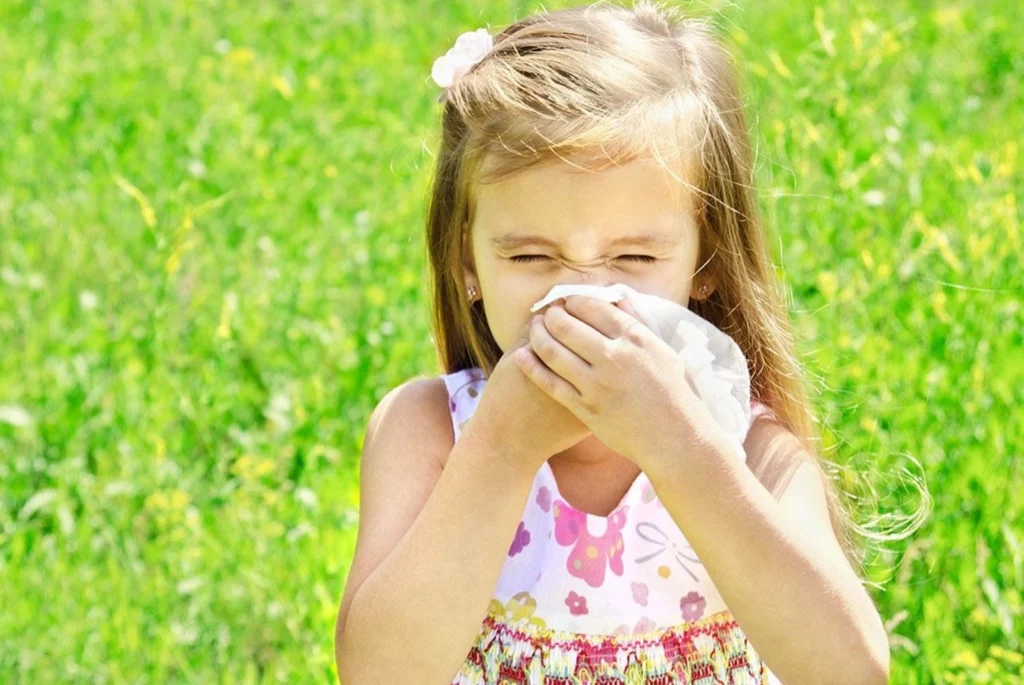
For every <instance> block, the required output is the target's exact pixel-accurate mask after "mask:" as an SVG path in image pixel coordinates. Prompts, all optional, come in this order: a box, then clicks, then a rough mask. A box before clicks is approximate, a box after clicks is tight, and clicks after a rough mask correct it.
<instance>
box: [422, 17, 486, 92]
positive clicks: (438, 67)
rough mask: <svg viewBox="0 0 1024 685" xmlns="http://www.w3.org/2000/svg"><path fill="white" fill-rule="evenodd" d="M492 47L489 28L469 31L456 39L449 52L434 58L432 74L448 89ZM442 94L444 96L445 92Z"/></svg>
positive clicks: (440, 84)
mask: <svg viewBox="0 0 1024 685" xmlns="http://www.w3.org/2000/svg"><path fill="white" fill-rule="evenodd" d="M492 47H494V39H493V38H492V37H491V34H489V33H488V32H487V29H477V30H476V31H467V32H465V33H463V34H462V35H461V36H459V37H458V38H457V39H456V40H455V45H454V46H453V47H452V48H451V49H450V50H449V51H448V52H446V53H445V54H443V55H441V56H440V57H438V58H437V59H436V60H434V66H433V67H432V68H431V69H430V76H431V78H433V79H434V82H435V83H437V85H439V86H441V87H442V88H446V89H447V88H449V87H451V86H452V85H454V84H455V83H456V82H457V81H458V80H459V79H460V78H462V76H463V75H464V74H465V73H466V72H467V71H469V69H470V67H472V66H473V65H474V64H476V63H477V62H479V61H480V60H482V59H483V58H484V56H485V55H487V53H488V52H490V51H491V48H492ZM441 96H442V97H443V96H444V93H443V92H442V93H441ZM440 99H441V97H439V98H438V100H440Z"/></svg>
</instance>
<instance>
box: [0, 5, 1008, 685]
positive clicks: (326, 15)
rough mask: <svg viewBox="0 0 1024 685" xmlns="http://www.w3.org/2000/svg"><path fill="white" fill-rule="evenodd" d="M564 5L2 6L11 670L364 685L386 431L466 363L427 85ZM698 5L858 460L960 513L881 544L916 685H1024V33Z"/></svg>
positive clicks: (877, 484)
mask: <svg viewBox="0 0 1024 685" xmlns="http://www.w3.org/2000/svg"><path fill="white" fill-rule="evenodd" d="M570 4H578V3H567V2H551V3H545V4H544V5H543V6H545V7H547V8H548V9H556V8H559V7H565V6H568V5H570ZM541 6H542V5H540V4H539V3H518V2H496V3H487V4H486V5H484V4H483V3H470V2H451V1H445V2H436V1H432V0H425V1H422V2H416V3H413V2H391V3H377V2H370V0H355V1H352V2H344V3H343V2H332V3H329V2H317V1H315V0H307V1H303V2H294V1H291V2H289V1H285V0H282V1H280V2H268V1H265V0H260V1H257V0H247V1H245V2H243V1H240V0H223V1H222V0H181V1H178V2H169V1H151V2H130V1H128V0H79V1H76V2H70V1H67V0H65V1H62V2H58V1H55V0H31V1H25V0H23V1H19V0H0V485H2V488H0V682H3V683H63V682H74V683H128V682H130V683H147V682H158V683H164V682H243V683H250V682H293V683H294V682H321V683H322V682H333V681H334V680H335V677H336V676H335V668H334V662H333V628H334V618H335V614H336V611H337V605H338V602H339V599H340V597H341V593H342V589H343V584H344V580H345V576H346V573H347V570H348V563H349V560H350V558H351V554H352V550H353V545H354V541H355V539H354V538H355V531H356V525H357V521H358V515H357V507H358V491H357V472H358V459H359V451H360V446H361V443H362V440H363V437H364V431H365V427H366V421H367V419H368V417H369V414H370V411H371V410H372V408H373V407H374V405H375V404H376V402H377V401H378V400H379V399H380V398H381V397H382V396H383V395H384V393H385V392H387V390H389V389H390V388H392V387H394V386H396V385H398V384H399V383H401V382H402V381H404V380H406V379H408V378H410V377H412V376H416V375H433V374H437V373H440V369H438V368H437V367H436V361H435V357H434V350H433V346H432V339H431V334H430V329H429V308H428V307H429V303H428V301H427V299H426V297H427V292H426V289H425V284H426V270H425V263H424V257H425V252H424V239H423V232H424V228H423V227H424V218H425V211H424V210H425V202H426V191H427V187H428V186H427V182H428V180H429V175H430V172H431V164H432V161H433V152H432V151H433V150H436V148H437V132H438V126H439V123H438V114H439V112H440V105H438V104H437V103H436V102H435V97H436V95H437V93H438V91H439V89H438V87H437V86H436V85H435V84H434V83H433V82H432V81H431V80H430V66H431V63H432V61H433V60H434V58H436V57H437V56H439V55H441V54H443V53H444V52H445V51H446V50H447V49H448V48H449V47H451V45H452V43H453V42H454V39H455V38H456V37H457V36H458V35H459V34H460V33H462V32H463V31H468V30H472V29H475V28H478V27H481V26H487V27H489V28H490V29H491V32H492V33H494V32H496V31H497V30H498V29H500V28H503V27H504V26H505V25H507V24H508V23H510V22H512V21H514V20H515V19H517V18H520V17H522V16H524V15H526V14H527V13H531V12H533V11H536V10H537V9H539V8H540V7H541ZM682 6H684V7H685V6H687V5H682ZM693 7H694V11H695V12H696V13H697V14H706V13H708V12H710V11H713V10H714V11H718V10H719V9H720V10H721V14H719V15H718V19H717V22H718V24H719V25H720V26H721V27H722V29H723V34H724V35H725V37H726V38H727V40H728V41H729V43H730V45H731V46H732V47H733V49H734V50H735V52H736V53H737V55H738V56H739V57H740V58H741V68H742V70H743V73H744V74H745V78H746V80H747V84H748V91H747V93H748V100H749V102H750V107H751V110H750V111H751V126H752V134H753V135H754V136H755V137H756V144H757V158H758V159H757V165H758V180H759V184H760V187H759V192H760V195H761V198H762V206H763V208H764V211H765V216H766V218H767V220H768V222H769V224H770V227H771V230H772V231H773V234H772V235H773V236H774V239H773V243H774V252H775V255H776V262H777V264H778V269H779V274H780V276H781V277H782V278H783V279H784V281H785V284H786V287H787V289H788V291H789V293H790V295H791V302H790V305H791V310H792V312H793V316H794V319H795V322H796V327H797V333H798V335H799V340H798V344H799V347H800V351H801V354H802V358H803V359H804V360H805V362H806V364H807V368H808V371H809V372H810V373H811V376H812V378H813V381H814V383H815V387H816V388H817V392H816V394H815V396H814V400H815V403H816V405H817V407H818V408H819V409H820V411H821V415H822V420H823V424H824V430H825V435H826V443H827V444H828V445H829V454H828V456H829V457H830V458H832V459H834V460H835V461H836V462H837V463H838V464H840V465H841V473H842V474H843V482H844V483H846V484H847V485H848V486H849V487H850V488H851V490H854V491H856V492H860V493H862V494H866V497H867V498H866V499H864V500H862V506H861V509H862V510H861V512H860V514H861V516H862V517H863V516H867V515H869V514H871V512H874V513H875V515H876V516H877V517H878V518H879V521H878V522H879V523H880V524H881V525H882V526H883V527H885V526H887V525H889V524H890V523H891V519H890V517H892V516H897V515H900V516H902V515H907V514H908V513H912V512H913V511H915V510H917V509H918V507H919V506H923V505H922V502H924V499H922V496H921V495H920V493H919V492H917V491H916V490H915V488H913V487H909V484H912V481H911V480H910V476H913V477H915V478H918V479H923V480H925V481H926V483H927V488H928V491H929V492H930V495H931V497H932V498H933V510H932V512H931V516H930V517H929V518H928V519H927V520H926V521H925V522H924V525H923V526H922V527H921V528H920V529H919V530H917V531H916V532H915V533H914V534H913V535H911V536H909V537H908V538H905V539H901V540H894V541H891V542H888V543H886V544H885V545H883V546H881V547H880V548H878V550H877V551H876V552H875V553H873V554H872V555H871V568H872V571H871V578H872V580H873V581H875V582H877V583H879V586H880V587H879V588H875V589H873V590H872V593H873V596H874V598H875V599H876V602H877V604H878V606H879V608H880V610H881V612H882V615H883V618H884V619H885V620H886V622H887V625H888V627H889V631H890V633H891V636H892V657H893V668H892V672H893V682H894V683H912V684H916V683H978V682H992V683H1020V682H1024V655H1022V652H1024V643H1022V638H1021V635H1022V634H1024V619H1022V617H1021V613H1022V612H1021V606H1022V597H1021V595H1022V588H1024V551H1022V538H1024V474H1022V459H1021V452H1022V440H1021V435H1022V426H1024V411H1022V408H1021V407H1022V399H1024V391H1022V388H1024V358H1022V349H1024V348H1022V345H1024V340H1022V332H1021V331H1022V328H1024V312H1022V310H1021V284H1022V280H1021V276H1020V271H1021V267H1020V262H1021V206H1022V192H1021V191H1022V185H1024V182H1022V174H1021V166H1022V160H1021V158H1022V156H1024V151H1022V150H1021V149H1020V147H1021V140H1022V139H1024V135H1022V133H1024V114H1022V112H1024V97H1022V90H1021V89H1022V82H1024V56H1022V52H1021V48H1020V46H1021V42H1020V36H1021V35H1022V34H1024V13H1021V12H1020V9H1019V7H1016V6H1015V3H1006V2H1003V1H1001V0H976V1H971V2H968V1H961V2H947V3H933V2H925V1H921V0H891V1H889V2H884V3H882V2H870V3H869V2H858V3H848V2H842V1H840V0H830V1H826V2H810V1H807V0H758V1H757V2H753V1H746V0H743V1H738V2H731V3H716V2H708V3H703V2H702V3H699V4H697V5H694V6H693ZM1014 274H1017V276H1014ZM899 474H903V475H904V477H896V476H898V475H899ZM862 520H863V519H862Z"/></svg>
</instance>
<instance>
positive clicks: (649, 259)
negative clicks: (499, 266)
mask: <svg viewBox="0 0 1024 685" xmlns="http://www.w3.org/2000/svg"><path fill="white" fill-rule="evenodd" d="M509 259H511V260H512V261H513V262H532V261H536V260H538V259H548V257H546V256H545V255H539V254H530V255H518V256H515V257H509ZM617 259H630V260H633V261H638V262H654V261H657V257H648V256H647V255H626V256H624V257H617Z"/></svg>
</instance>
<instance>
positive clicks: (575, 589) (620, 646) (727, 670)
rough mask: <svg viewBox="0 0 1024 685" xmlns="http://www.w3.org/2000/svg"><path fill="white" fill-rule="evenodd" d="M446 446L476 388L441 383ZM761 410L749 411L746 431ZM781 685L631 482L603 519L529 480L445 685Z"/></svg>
mask: <svg viewBox="0 0 1024 685" xmlns="http://www.w3.org/2000/svg"><path fill="white" fill-rule="evenodd" d="M443 378H444V381H445V384H446V386H447V388H448V397H449V411H450V413H451V418H452V426H453V429H454V433H455V439H456V440H458V438H459V436H460V435H461V432H462V431H461V429H462V426H463V425H464V424H465V423H466V422H467V421H468V420H469V418H470V416H472V414H473V411H474V409H475V408H476V406H477V402H478V400H479V397H480V394H481V393H482V392H483V388H484V385H485V384H486V382H487V379H486V378H485V376H484V373H483V371H482V370H481V369H480V368H479V367H474V368H470V369H463V370H460V371H456V372H454V373H451V374H445V375H443ZM766 412H767V413H770V412H771V410H770V409H768V408H767V407H766V406H764V405H763V404H761V403H759V402H757V401H754V402H753V403H752V405H751V423H753V420H754V419H755V418H756V417H757V416H759V415H761V414H762V413H766ZM619 683H621V684H623V685H668V684H669V683H672V684H682V683H695V684H701V685H711V684H716V685H719V684H731V683H736V684H739V683H762V684H763V683H767V684H769V685H781V682H780V681H779V680H778V678H777V677H776V676H775V675H774V674H773V673H772V672H771V671H770V670H769V669H768V667H767V666H766V665H765V664H764V663H763V661H762V660H761V658H760V656H759V655H758V654H757V652H756V651H755V650H754V648H753V646H752V645H751V644H750V642H749V641H748V640H747V638H746V635H745V634H744V633H743V631H742V630H741V629H740V627H739V625H738V624H737V622H736V620H735V619H734V618H733V616H732V614H731V613H730V612H729V609H728V607H726V605H725V602H724V601H723V600H722V597H721V595H719V593H718V591H717V590H716V589H715V586H714V584H713V583H712V581H711V578H710V577H708V574H707V572H706V571H705V570H704V567H703V565H702V564H701V562H700V559H698V558H697V555H696V554H695V553H694V551H693V548H692V547H691V546H690V545H689V544H687V542H686V538H685V537H684V536H683V534H682V531H680V530H679V527H678V526H677V525H676V524H675V521H674V520H673V519H672V517H671V516H670V515H669V513H668V511H667V510H666V509H665V507H664V506H663V505H662V504H661V502H660V501H659V500H658V496H657V495H656V494H655V492H654V490H653V487H652V486H651V483H650V481H649V480H648V479H647V477H646V475H645V474H644V473H643V472H641V473H640V474H639V475H638V476H637V478H636V479H635V480H634V481H633V483H632V484H631V485H630V487H629V490H628V491H627V492H626V494H625V495H624V496H623V497H622V500H621V501H620V502H619V504H618V506H616V507H615V509H614V510H613V511H612V512H611V513H610V514H609V515H608V516H597V515H594V514H589V513H586V512H582V511H578V510H576V509H574V508H573V507H572V506H570V505H569V504H568V503H567V502H566V501H565V500H564V499H563V498H562V497H561V495H560V493H559V490H558V484H557V483H556V482H555V478H554V474H553V472H552V470H551V466H550V465H549V464H548V462H546V461H545V462H544V464H543V465H542V466H541V467H540V469H539V470H538V471H537V475H536V476H535V477H534V482H533V485H532V488H531V491H530V495H529V498H528V499H527V502H526V506H525V508H524V510H523V514H522V518H521V520H520V522H519V526H518V527H517V529H516V531H515V534H514V536H513V539H512V541H511V545H510V546H509V550H508V553H507V557H506V559H505V563H504V566H503V567H502V571H501V574H500V577H499V579H498V583H497V586H496V587H495V589H494V591H493V593H492V599H491V603H490V607H489V609H488V612H487V615H486V617H485V618H484V620H483V623H482V625H481V629H480V632H479V634H478V636H477V638H476V640H475V642H474V644H473V646H472V648H471V649H470V651H469V653H468V655H467V657H466V660H465V662H464V663H463V665H462V668H461V669H460V671H459V673H458V674H457V675H456V677H455V679H454V680H453V681H452V685H520V684H528V685H542V684H543V685H577V684H580V685H613V684H615V685H617V684H619Z"/></svg>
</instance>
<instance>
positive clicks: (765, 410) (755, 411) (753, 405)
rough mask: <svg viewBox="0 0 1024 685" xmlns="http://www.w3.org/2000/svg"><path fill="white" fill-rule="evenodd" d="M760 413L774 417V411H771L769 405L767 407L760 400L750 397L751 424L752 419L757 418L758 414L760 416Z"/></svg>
mask: <svg viewBox="0 0 1024 685" xmlns="http://www.w3.org/2000/svg"><path fill="white" fill-rule="evenodd" d="M762 414H767V415H768V417H769V418H773V419H774V418H776V416H775V412H773V411H772V410H771V407H769V406H768V405H766V404H764V403H763V402H761V401H760V400H757V399H751V400H750V423H751V424H753V423H754V421H756V420H757V418H758V417H759V416H761V415H762Z"/></svg>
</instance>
